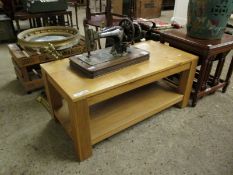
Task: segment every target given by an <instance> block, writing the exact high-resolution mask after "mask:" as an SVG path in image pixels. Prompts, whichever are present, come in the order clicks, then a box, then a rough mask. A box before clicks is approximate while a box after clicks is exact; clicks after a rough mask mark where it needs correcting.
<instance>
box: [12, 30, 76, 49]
mask: <svg viewBox="0 0 233 175" xmlns="http://www.w3.org/2000/svg"><path fill="white" fill-rule="evenodd" d="M17 38H18V44H19V45H20V46H21V47H22V48H23V49H34V50H38V49H41V48H45V47H47V46H48V44H49V43H51V44H53V46H54V47H55V48H56V50H63V49H67V48H70V47H72V46H74V45H77V44H78V43H79V32H78V30H77V29H75V28H72V27H63V26H50V27H39V28H33V29H29V30H25V31H23V32H21V33H19V34H18V36H17Z"/></svg>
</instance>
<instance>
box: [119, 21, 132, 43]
mask: <svg viewBox="0 0 233 175" xmlns="http://www.w3.org/2000/svg"><path fill="white" fill-rule="evenodd" d="M119 26H121V27H122V28H123V29H124V38H123V41H124V42H132V41H133V40H134V34H135V28H134V24H133V22H132V21H131V20H129V19H123V20H121V21H120V23H119Z"/></svg>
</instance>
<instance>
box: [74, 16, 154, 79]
mask: <svg viewBox="0 0 233 175" xmlns="http://www.w3.org/2000/svg"><path fill="white" fill-rule="evenodd" d="M135 31H136V32H135ZM136 35H140V26H139V25H136V24H134V23H133V22H131V21H130V20H129V19H123V20H122V21H121V22H120V23H119V26H113V27H108V28H103V29H102V30H101V31H99V32H95V31H93V30H92V29H89V28H88V27H85V42H86V47H87V50H88V51H87V53H84V54H81V55H76V56H73V57H70V65H71V67H72V68H74V69H76V70H80V71H82V72H83V73H84V74H85V75H87V76H88V77H91V78H94V77H96V76H100V75H103V74H106V73H108V72H112V71H115V70H118V69H121V68H123V67H126V66H129V65H133V64H136V63H140V62H142V61H145V60H148V59H149V52H147V51H145V50H142V49H139V48H136V47H134V46H130V45H131V44H132V43H133V42H134V39H135V38H136V37H138V36H136ZM100 38H112V39H113V40H114V43H113V46H112V47H107V48H104V49H100V50H96V51H91V50H94V48H95V40H97V39H100Z"/></svg>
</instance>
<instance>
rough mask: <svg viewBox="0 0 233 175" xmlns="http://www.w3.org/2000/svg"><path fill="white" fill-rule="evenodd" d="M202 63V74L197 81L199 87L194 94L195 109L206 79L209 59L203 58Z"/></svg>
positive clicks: (193, 103) (193, 104)
mask: <svg viewBox="0 0 233 175" xmlns="http://www.w3.org/2000/svg"><path fill="white" fill-rule="evenodd" d="M201 59H202V63H201V70H200V74H199V77H198V80H197V86H196V87H195V92H194V94H193V101H192V106H193V107H195V106H196V104H197V99H198V93H199V92H200V91H201V87H202V85H203V81H204V77H205V72H206V68H207V65H208V64H209V60H208V58H201Z"/></svg>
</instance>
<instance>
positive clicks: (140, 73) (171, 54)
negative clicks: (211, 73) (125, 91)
mask: <svg viewBox="0 0 233 175" xmlns="http://www.w3.org/2000/svg"><path fill="white" fill-rule="evenodd" d="M135 46H136V47H138V48H141V49H144V50H146V51H149V52H150V59H149V60H148V61H144V62H142V63H138V64H136V65H132V66H129V67H126V68H124V69H121V70H118V71H115V72H112V73H109V74H106V75H103V76H100V77H97V78H94V79H90V78H87V77H85V75H83V74H82V73H81V72H77V71H74V70H72V69H71V68H70V65H69V59H63V60H58V61H54V62H49V63H45V64H42V65H41V67H42V69H43V70H44V71H45V72H46V73H47V75H48V78H49V79H50V80H51V81H53V83H55V84H56V86H58V87H59V88H60V89H61V90H62V91H63V92H64V93H65V94H66V95H67V96H68V97H69V98H71V99H72V100H73V101H77V100H78V99H80V98H87V97H90V96H93V95H96V94H100V93H102V92H104V91H106V90H110V89H114V88H116V87H119V86H122V85H125V84H128V83H131V82H134V81H137V80H140V79H143V78H146V77H149V76H152V75H155V74H157V73H160V72H163V71H166V70H169V69H172V68H175V67H179V66H182V65H185V64H187V63H190V62H191V61H193V60H195V59H197V58H198V57H197V56H195V55H192V54H189V53H187V52H184V51H181V50H178V49H175V48H173V47H169V46H167V45H165V44H161V43H158V42H154V41H145V42H140V43H137V44H135Z"/></svg>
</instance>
